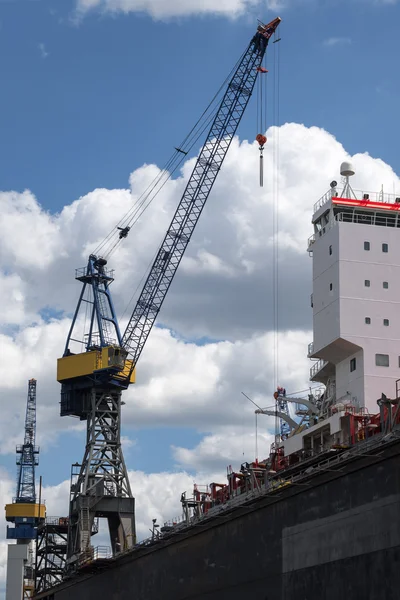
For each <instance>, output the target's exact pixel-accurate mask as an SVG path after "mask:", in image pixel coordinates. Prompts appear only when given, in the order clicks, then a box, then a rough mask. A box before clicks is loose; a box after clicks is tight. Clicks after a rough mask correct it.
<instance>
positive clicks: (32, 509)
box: [5, 502, 46, 521]
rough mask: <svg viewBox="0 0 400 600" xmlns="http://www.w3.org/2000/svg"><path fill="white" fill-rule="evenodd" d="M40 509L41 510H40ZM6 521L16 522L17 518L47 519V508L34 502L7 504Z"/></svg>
mask: <svg viewBox="0 0 400 600" xmlns="http://www.w3.org/2000/svg"><path fill="white" fill-rule="evenodd" d="M39 509H40V510H39ZM5 510H6V521H14V519H15V518H17V517H20V518H24V517H25V518H27V519H32V518H34V519H38V518H39V519H44V518H45V517H46V506H45V505H44V504H39V503H34V502H14V503H13V504H6V506H5Z"/></svg>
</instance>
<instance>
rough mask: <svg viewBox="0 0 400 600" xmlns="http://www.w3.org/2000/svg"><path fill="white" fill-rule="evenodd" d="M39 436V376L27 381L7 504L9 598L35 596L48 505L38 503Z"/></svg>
mask: <svg viewBox="0 0 400 600" xmlns="http://www.w3.org/2000/svg"><path fill="white" fill-rule="evenodd" d="M35 438H36V379H30V380H29V382H28V398H27V402H26V416H25V435H24V443H23V444H21V445H18V446H17V448H16V451H17V491H16V495H15V498H13V502H12V504H6V507H5V510H6V521H8V522H11V523H14V527H9V526H7V539H8V540H16V542H17V543H16V544H9V546H8V557H7V583H6V600H16V599H18V600H19V599H20V598H31V597H32V595H33V579H34V574H33V561H32V544H31V542H32V540H34V539H35V538H36V528H37V526H38V524H39V521H40V520H42V519H44V518H45V506H44V504H41V502H40V500H39V502H38V503H37V502H36V489H35V467H37V465H38V464H39V458H38V455H39V448H38V447H37V446H36V445H35Z"/></svg>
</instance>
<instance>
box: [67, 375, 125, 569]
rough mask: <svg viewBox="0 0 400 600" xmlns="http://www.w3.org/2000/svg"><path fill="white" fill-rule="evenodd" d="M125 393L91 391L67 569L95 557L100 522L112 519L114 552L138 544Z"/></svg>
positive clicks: (74, 481) (74, 485)
mask: <svg viewBox="0 0 400 600" xmlns="http://www.w3.org/2000/svg"><path fill="white" fill-rule="evenodd" d="M120 423H121V391H120V390H116V389H113V388H107V387H106V388H98V387H96V388H92V390H91V409H90V412H89V413H88V417H87V437H86V449H85V455H84V458H83V461H82V464H81V465H73V470H72V475H71V499H70V518H69V528H70V529H69V533H68V549H67V569H68V568H72V567H73V566H78V565H77V564H76V562H77V560H78V559H79V560H80V561H81V560H86V559H87V558H90V554H91V552H92V547H91V536H92V535H93V534H94V533H97V528H96V524H95V519H96V518H97V517H104V518H106V519H107V520H108V526H109V531H110V540H111V546H112V549H113V552H114V553H115V552H116V551H117V550H118V549H128V548H131V547H132V546H133V545H134V544H135V541H136V539H135V500H134V498H133V496H132V491H131V487H130V483H129V479H128V473H127V470H126V466H125V461H124V457H123V454H122V448H121V439H120Z"/></svg>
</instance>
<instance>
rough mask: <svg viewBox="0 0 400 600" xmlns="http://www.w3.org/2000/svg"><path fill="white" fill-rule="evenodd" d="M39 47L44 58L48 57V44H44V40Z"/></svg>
mask: <svg viewBox="0 0 400 600" xmlns="http://www.w3.org/2000/svg"><path fill="white" fill-rule="evenodd" d="M38 48H39V51H40V56H41V57H42V58H47V57H48V55H49V53H48V52H47V50H46V46H45V45H44V44H43V42H41V43H40V44H38Z"/></svg>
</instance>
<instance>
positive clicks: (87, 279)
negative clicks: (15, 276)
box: [57, 17, 281, 570]
mask: <svg viewBox="0 0 400 600" xmlns="http://www.w3.org/2000/svg"><path fill="white" fill-rule="evenodd" d="M280 21H281V19H280V18H279V17H278V18H276V19H274V20H273V21H271V22H270V23H268V24H267V25H264V24H260V25H259V26H258V28H257V31H256V33H255V35H254V36H253V38H252V39H251V41H250V43H249V44H248V46H247V47H246V49H245V51H244V52H243V54H242V56H241V57H240V59H239V61H238V62H237V64H236V65H235V67H234V69H233V74H232V76H231V77H229V79H227V85H226V89H225V92H224V94H223V97H222V100H221V102H220V104H219V107H218V108H217V109H216V111H215V113H214V114H213V115H212V119H210V123H211V127H210V129H209V132H208V135H207V137H206V141H205V143H204V145H203V147H202V149H201V151H200V153H199V155H198V157H197V160H196V163H195V166H194V169H193V172H192V174H191V175H190V177H189V180H188V182H187V185H186V188H185V190H184V192H183V195H182V198H181V200H180V202H179V204H178V207H177V209H176V211H175V214H174V216H173V218H172V221H171V224H170V226H169V227H168V230H167V232H166V234H165V237H164V240H163V242H162V244H161V246H160V247H159V250H158V252H157V255H156V258H155V260H154V262H153V265H152V266H151V268H150V271H149V274H148V276H147V279H146V280H145V283H144V285H143V289H142V291H141V293H140V295H139V298H138V300H137V302H136V306H135V307H134V310H133V312H132V315H131V317H130V318H129V321H128V324H127V327H126V330H125V332H124V333H123V334H122V333H121V331H120V328H119V324H118V319H117V316H116V313H115V309H114V304H113V301H112V297H111V293H110V284H111V283H112V281H113V271H112V270H109V268H108V266H107V258H106V255H105V254H104V253H103V252H95V253H93V254H91V255H90V256H89V259H88V262H87V265H86V267H84V268H82V269H78V270H77V272H76V279H77V280H78V281H80V282H81V283H82V289H81V294H80V296H79V300H78V305H77V308H76V311H75V314H74V316H73V319H72V324H71V328H70V331H69V334H68V337H67V342H66V346H65V350H64V354H63V357H62V358H60V359H58V368H57V380H58V381H59V382H60V383H61V415H62V416H64V415H71V416H76V417H78V418H80V419H81V420H86V421H87V434H86V449H85V454H84V458H83V461H82V463H81V464H80V465H74V466H73V469H72V473H71V495H70V513H69V533H68V549H67V569H70V570H71V569H74V568H75V567H78V566H79V561H80V560H81V559H82V557H85V556H89V557H90V553H91V551H92V549H91V545H90V538H91V534H92V532H93V524H94V519H95V518H96V517H104V518H106V519H107V520H108V526H109V532H110V540H111V545H112V549H113V552H114V553H116V551H117V550H118V549H119V548H122V549H128V548H131V547H132V546H133V545H134V544H135V541H136V536H135V519H134V513H135V501H134V498H133V495H132V491H131V486H130V483H129V479H128V474H127V470H126V466H125V462H124V458H123V454H122V449H121V437H120V435H121V395H122V392H123V391H124V390H126V389H127V388H128V387H129V385H130V384H132V383H134V381H135V369H136V366H137V363H138V360H139V357H140V355H141V353H142V350H143V348H144V345H145V343H146V340H147V338H148V336H149V334H150V331H151V329H152V327H153V325H154V323H155V321H156V318H157V316H158V314H159V311H160V309H161V306H162V304H163V302H164V299H165V297H166V295H167V292H168V290H169V287H170V285H171V283H172V280H173V278H174V276H175V273H176V272H177V269H178V267H179V264H180V262H181V260H182V257H183V255H184V253H185V250H186V248H187V246H188V244H189V241H190V239H191V236H192V234H193V231H194V229H195V227H196V224H197V222H198V220H199V217H200V215H201V213H202V210H203V208H204V205H205V203H206V201H207V199H208V197H209V195H210V192H211V189H212V187H213V185H214V183H215V180H216V178H217V176H218V173H219V172H220V169H221V166H222V163H223V161H224V159H225V156H226V154H227V152H228V149H229V147H230V144H231V142H232V139H233V137H234V135H235V133H236V131H237V128H238V125H239V123H240V121H241V119H242V116H243V114H244V112H245V109H246V107H247V105H248V102H249V99H250V97H251V95H252V92H253V89H254V86H255V83H256V80H257V77H258V75H259V73H260V72H261V73H262V72H264V71H265V69H262V66H261V65H262V61H263V58H264V55H265V52H266V49H267V46H268V42H269V40H270V38H271V36H273V34H274V33H275V31H276V29H277V27H278V25H279V23H280ZM176 152H177V154H178V155H181V154H182V155H183V157H184V156H186V154H185V152H187V148H186V149H185V148H184V146H182V145H180V146H179V147H178V148H177V149H176ZM130 226H131V224H130V222H128V221H126V222H123V223H121V222H120V223H119V224H118V227H116V228H115V230H114V233H113V236H114V238H113V239H114V240H115V241H113V242H112V243H113V244H114V245H113V246H112V247H113V248H114V247H115V245H116V244H118V243H120V242H121V241H122V240H123V239H125V238H126V237H127V236H128V235H129V230H130ZM103 248H104V247H103ZM86 307H88V309H89V313H88V319H87V323H88V326H87V330H85V332H84V337H83V338H82V339H79V337H75V335H76V333H75V330H76V328H77V323H78V322H79V319H80V316H81V313H83V312H84V309H85V308H86ZM73 343H78V344H82V345H83V348H84V351H83V352H82V351H81V352H75V353H74V352H73V349H72V347H73Z"/></svg>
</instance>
